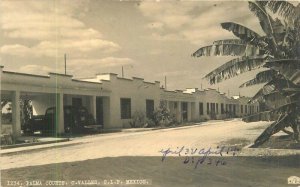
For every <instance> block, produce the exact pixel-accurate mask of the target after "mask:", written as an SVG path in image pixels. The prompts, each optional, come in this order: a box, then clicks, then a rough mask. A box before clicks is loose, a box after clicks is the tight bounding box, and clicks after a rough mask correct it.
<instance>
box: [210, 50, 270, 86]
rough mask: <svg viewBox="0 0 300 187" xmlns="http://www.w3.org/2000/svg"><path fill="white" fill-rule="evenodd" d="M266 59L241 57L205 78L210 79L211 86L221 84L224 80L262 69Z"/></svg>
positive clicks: (263, 57)
mask: <svg viewBox="0 0 300 187" xmlns="http://www.w3.org/2000/svg"><path fill="white" fill-rule="evenodd" d="M266 58H267V57H266V56H257V57H252V58H249V57H239V58H236V59H233V60H230V61H228V62H226V63H225V64H223V65H222V66H220V67H218V68H217V69H215V70H213V71H211V72H210V73H208V74H207V75H206V76H205V78H206V79H208V80H209V81H210V83H211V84H215V83H216V82H221V81H222V80H224V79H225V80H226V79H229V78H232V77H235V76H237V75H239V74H242V73H244V72H247V71H251V70H253V69H257V68H259V67H261V66H262V65H263V64H264V63H265V60H266Z"/></svg>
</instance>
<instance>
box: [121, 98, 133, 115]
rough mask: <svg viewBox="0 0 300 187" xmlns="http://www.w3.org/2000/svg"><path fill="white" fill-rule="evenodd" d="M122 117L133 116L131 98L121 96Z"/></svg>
mask: <svg viewBox="0 0 300 187" xmlns="http://www.w3.org/2000/svg"><path fill="white" fill-rule="evenodd" d="M120 101H121V119H130V118H131V99H129V98H121V100H120Z"/></svg>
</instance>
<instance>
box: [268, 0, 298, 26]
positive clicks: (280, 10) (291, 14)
mask: <svg viewBox="0 0 300 187" xmlns="http://www.w3.org/2000/svg"><path fill="white" fill-rule="evenodd" d="M265 6H266V7H268V9H269V10H271V11H272V12H273V13H275V14H278V15H280V16H282V17H283V18H285V19H289V20H292V21H295V20H296V19H299V16H300V13H299V11H297V10H296V7H295V6H294V5H293V4H291V3H290V2H288V1H278V0H270V1H268V2H267V3H266V5H265Z"/></svg>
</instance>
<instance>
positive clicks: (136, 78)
mask: <svg viewBox="0 0 300 187" xmlns="http://www.w3.org/2000/svg"><path fill="white" fill-rule="evenodd" d="M132 78H133V79H139V80H144V79H143V78H140V77H132Z"/></svg>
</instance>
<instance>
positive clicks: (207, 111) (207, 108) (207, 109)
mask: <svg viewBox="0 0 300 187" xmlns="http://www.w3.org/2000/svg"><path fill="white" fill-rule="evenodd" d="M206 113H207V114H209V103H207V104H206Z"/></svg>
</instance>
